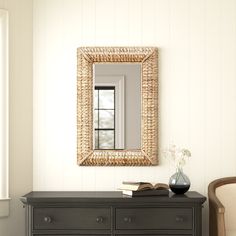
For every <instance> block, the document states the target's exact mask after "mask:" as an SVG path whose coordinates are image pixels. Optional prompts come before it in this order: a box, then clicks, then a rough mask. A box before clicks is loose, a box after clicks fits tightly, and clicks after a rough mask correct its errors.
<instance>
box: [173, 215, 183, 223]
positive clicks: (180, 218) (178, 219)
mask: <svg viewBox="0 0 236 236" xmlns="http://www.w3.org/2000/svg"><path fill="white" fill-rule="evenodd" d="M175 221H176V222H184V217H183V216H176V217H175Z"/></svg>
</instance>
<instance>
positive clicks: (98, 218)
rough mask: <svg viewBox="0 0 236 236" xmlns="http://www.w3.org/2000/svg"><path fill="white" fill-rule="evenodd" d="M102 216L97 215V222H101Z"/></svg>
mask: <svg viewBox="0 0 236 236" xmlns="http://www.w3.org/2000/svg"><path fill="white" fill-rule="evenodd" d="M103 220H104V219H103V217H102V216H98V217H97V218H96V222H97V223H102V222H103Z"/></svg>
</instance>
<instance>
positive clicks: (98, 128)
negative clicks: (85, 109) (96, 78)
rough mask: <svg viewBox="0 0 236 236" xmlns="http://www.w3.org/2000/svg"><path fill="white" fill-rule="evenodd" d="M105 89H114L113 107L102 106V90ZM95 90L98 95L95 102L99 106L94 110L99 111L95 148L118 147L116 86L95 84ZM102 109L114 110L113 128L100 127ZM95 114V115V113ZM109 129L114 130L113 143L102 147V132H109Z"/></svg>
mask: <svg viewBox="0 0 236 236" xmlns="http://www.w3.org/2000/svg"><path fill="white" fill-rule="evenodd" d="M105 90H109V91H113V108H104V107H102V108H100V102H99V101H100V98H101V95H100V91H105ZM95 91H97V97H96V99H97V100H96V101H95V104H97V108H96V107H95V108H94V111H97V116H98V117H97V125H98V126H97V127H94V133H95V144H94V145H95V150H110V149H111V150H112V149H115V147H116V138H115V137H116V126H115V122H116V120H115V114H116V99H115V97H116V89H115V86H100V85H96V86H95ZM100 111H113V128H112V127H110V128H104V127H100V116H99V114H100ZM94 116H95V115H94ZM109 131H113V141H112V145H111V146H110V147H107V148H104V147H102V143H100V134H99V133H100V132H109Z"/></svg>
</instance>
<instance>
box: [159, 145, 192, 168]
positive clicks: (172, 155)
mask: <svg viewBox="0 0 236 236" xmlns="http://www.w3.org/2000/svg"><path fill="white" fill-rule="evenodd" d="M163 153H164V156H165V157H166V158H168V159H170V160H171V161H172V162H173V163H174V164H175V166H176V168H182V167H183V166H184V165H185V164H186V160H187V159H188V158H189V157H191V152H190V151H189V150H188V149H185V148H179V147H177V146H176V145H174V144H172V145H170V146H169V148H167V149H165V150H164V151H163Z"/></svg>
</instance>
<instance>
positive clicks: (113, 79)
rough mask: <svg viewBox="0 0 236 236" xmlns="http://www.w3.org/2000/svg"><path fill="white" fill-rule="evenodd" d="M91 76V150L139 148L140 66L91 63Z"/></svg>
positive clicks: (133, 64) (134, 64) (136, 64)
mask: <svg viewBox="0 0 236 236" xmlns="http://www.w3.org/2000/svg"><path fill="white" fill-rule="evenodd" d="M94 77H95V83H94V84H95V87H94V149H99V150H101V149H140V147H141V131H140V126H141V65H140V64H139V63H132V64H131V63H129V64H128V63H109V64H104V63H103V64H94ZM137 127H138V128H137Z"/></svg>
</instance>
